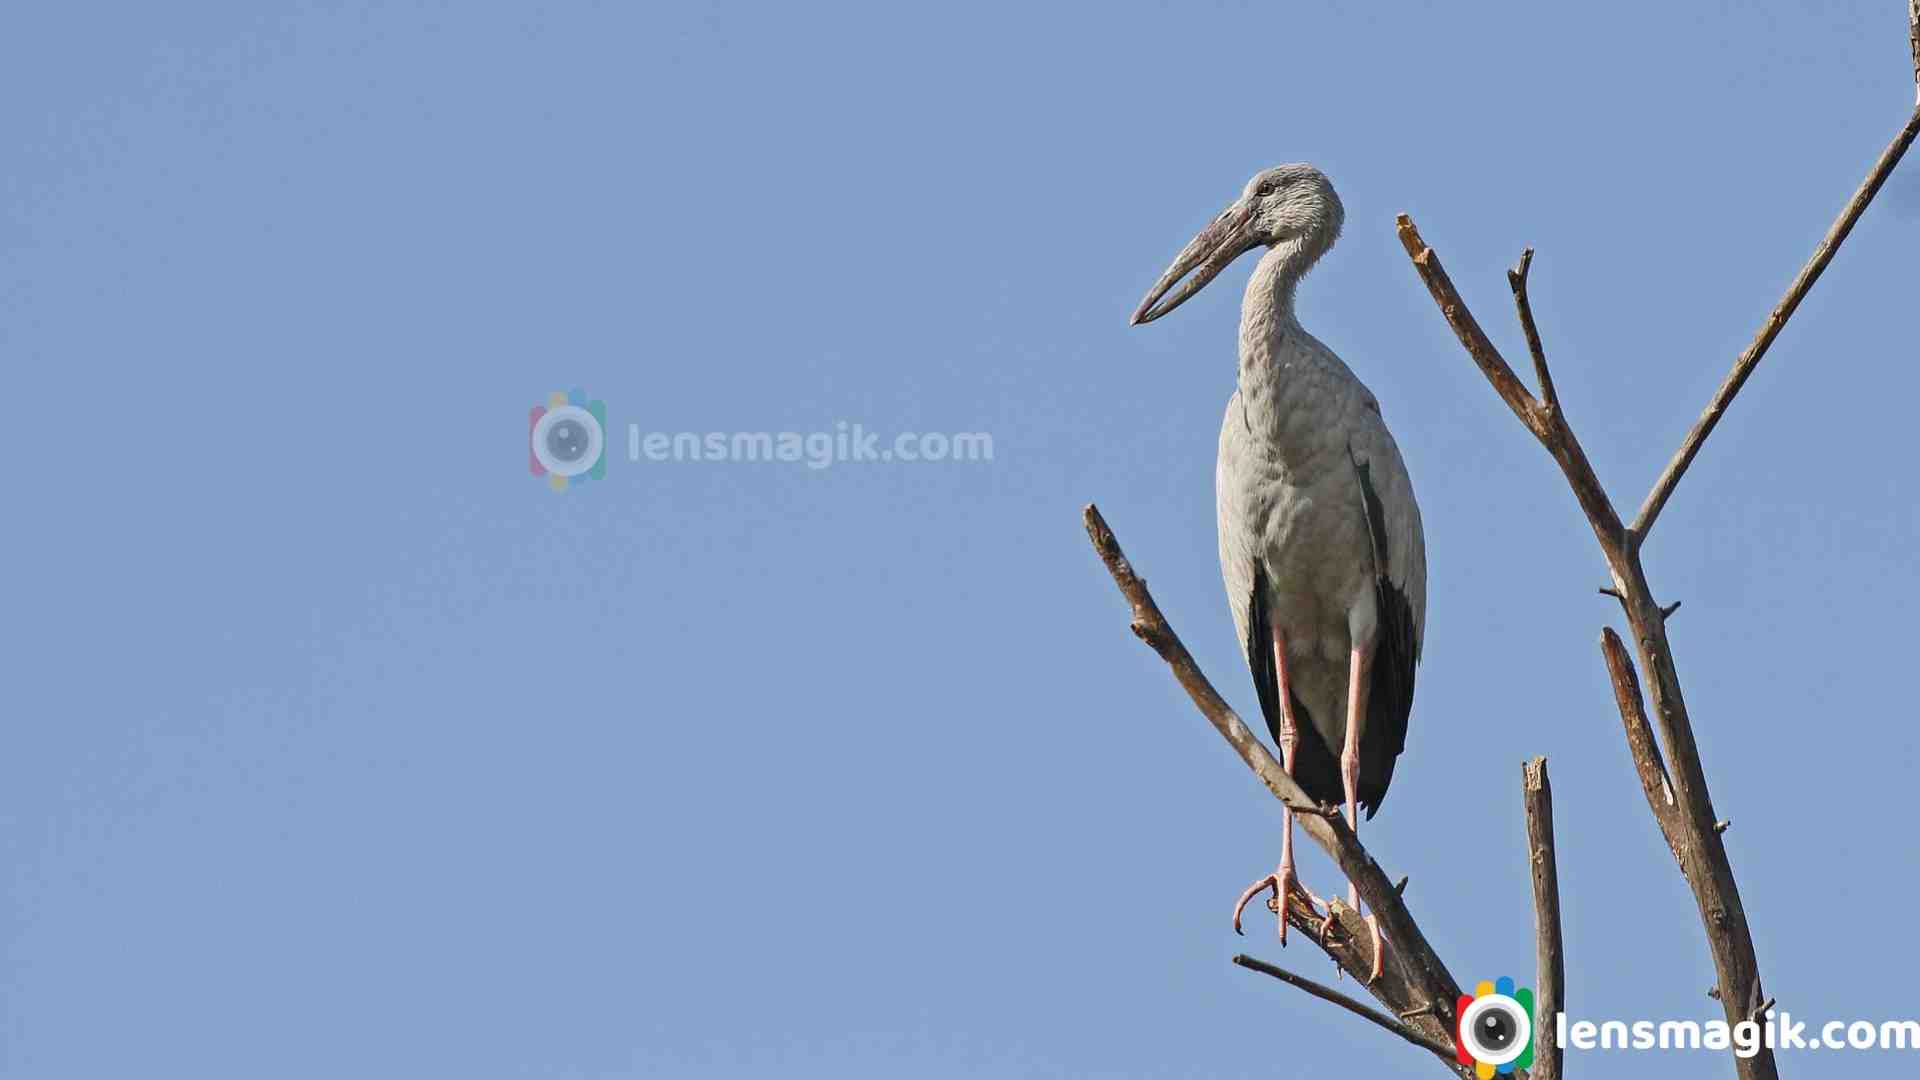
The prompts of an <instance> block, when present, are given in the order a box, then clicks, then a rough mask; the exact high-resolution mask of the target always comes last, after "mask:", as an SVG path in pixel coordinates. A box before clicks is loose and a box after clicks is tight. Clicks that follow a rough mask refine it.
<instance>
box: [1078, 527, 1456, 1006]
mask: <svg viewBox="0 0 1920 1080" xmlns="http://www.w3.org/2000/svg"><path fill="white" fill-rule="evenodd" d="M1084 516H1085V519H1086V526H1087V536H1088V537H1089V538H1090V539H1091V540H1092V541H1093V548H1094V550H1095V551H1096V552H1098V553H1099V555H1100V560H1101V561H1102V562H1104V563H1105V564H1106V566H1107V572H1108V573H1110V574H1112V575H1113V582H1114V584H1115V585H1117V586H1119V588H1120V593H1121V595H1122V596H1125V597H1126V599H1127V603H1128V605H1129V606H1131V608H1132V609H1133V621H1132V629H1133V632H1134V634H1135V636H1137V637H1139V638H1140V640H1142V641H1144V642H1146V643H1147V644H1148V645H1149V646H1151V647H1152V648H1153V651H1154V652H1156V653H1159V654H1160V658H1161V659H1162V660H1164V661H1166V663H1167V666H1168V667H1170V668H1172V669H1173V675H1174V678H1175V679H1177V680H1178V681H1179V683H1180V685H1181V687H1182V688H1184V689H1185V690H1186V692H1187V696H1188V697H1189V698H1192V699H1193V703H1194V705H1195V706H1196V707H1198V708H1199V710H1200V712H1201V714H1202V715H1204V716H1205V717H1206V718H1207V720H1208V722H1209V723H1211V724H1212V725H1213V727H1214V730H1216V731H1218V732H1219V733H1220V734H1221V736H1222V737H1224V738H1225V739H1226V740H1227V744H1228V745H1230V746H1232V747H1233V749H1234V752H1235V753H1237V754H1239V755H1240V760H1242V761H1244V762H1246V763H1247V767H1248V768H1250V769H1252V770H1253V773H1254V775H1255V776H1257V777H1259V778H1260V782H1261V783H1263V784H1265V785H1266V788H1267V790H1268V791H1269V792H1271V793H1272V794H1273V797H1274V798H1276V799H1278V800H1280V803H1281V805H1283V806H1294V807H1306V808H1312V807H1314V802H1313V800H1312V799H1311V798H1310V797H1308V795H1307V793H1306V792H1305V791H1303V790H1301V789H1300V786H1299V785H1298V784H1296V783H1294V780H1293V777H1291V776H1288V775H1287V773H1286V770H1285V769H1283V768H1281V766H1280V763H1279V762H1278V761H1276V760H1274V757H1273V754H1272V753H1271V752H1269V751H1268V750H1267V747H1266V744H1265V743H1262V742H1261V741H1260V740H1259V739H1258V738H1256V737H1255V736H1254V734H1253V732H1252V731H1251V730H1250V729H1248V727H1247V725H1246V724H1245V722H1243V721H1242V720H1241V719H1240V717H1239V714H1237V713H1235V712H1234V711H1233V707H1232V706H1230V705H1228V704H1227V703H1226V701H1225V699H1223V698H1222V697H1221V696H1220V693H1219V691H1217V690H1215V689H1214V688H1213V684H1212V683H1211V682H1209V681H1208V680H1207V677H1206V675H1205V674H1204V673H1203V672H1202V671H1201V670H1200V666H1199V664H1197V663H1195V662H1194V659H1193V655H1192V654H1191V653H1189V652H1188V651H1187V647H1186V645H1185V644H1184V643H1183V642H1181V640H1180V637H1179V635H1177V634H1175V633H1174V632H1173V627H1172V626H1170V625H1169V624H1168V623H1167V619H1166V616H1164V615H1162V614H1161V613H1160V606H1159V605H1158V604H1157V603H1155V602H1154V599H1153V594H1152V593H1150V592H1148V591H1147V583H1146V582H1145V581H1144V580H1142V579H1141V577H1140V576H1139V575H1138V574H1137V573H1135V572H1134V569H1133V564H1132V563H1130V562H1128V561H1127V557H1126V554H1125V553H1124V552H1123V551H1121V550H1120V541H1119V540H1118V539H1117V538H1116V537H1115V536H1114V535H1113V530H1112V529H1111V528H1110V527H1108V525H1107V522H1106V519H1105V518H1103V517H1101V516H1100V509H1099V508H1098V507H1096V506H1093V505H1092V504H1089V505H1088V506H1087V508H1086V511H1085V515H1084ZM1298 823H1299V826H1300V829H1301V831H1302V832H1304V833H1306V834H1307V836H1308V837H1309V838H1311V839H1312V840H1313V842H1314V843H1316V844H1318V845H1319V846H1320V849H1321V850H1322V851H1325V852H1326V853H1327V855H1328V856H1329V857H1331V858H1332V859H1333V860H1334V862H1336V863H1338V864H1339V865H1340V870H1341V872H1342V873H1344V874H1346V875H1347V877H1348V879H1349V880H1351V881H1352V882H1353V883H1354V884H1355V885H1356V886H1357V887H1358V888H1359V890H1360V898H1361V899H1362V900H1363V901H1365V902H1366V904H1367V906H1368V907H1370V908H1372V909H1373V912H1374V914H1375V915H1376V916H1378V917H1379V919H1380V924H1381V927H1382V929H1383V930H1384V931H1385V933H1386V937H1387V939H1388V940H1389V941H1391V942H1392V946H1391V947H1390V948H1388V949H1387V955H1386V957H1385V958H1384V963H1383V970H1382V972H1381V975H1380V978H1379V979H1377V980H1375V981H1374V982H1373V983H1372V984H1371V985H1368V983H1367V981H1366V979H1367V974H1368V972H1369V971H1370V969H1371V968H1372V964H1373V954H1372V935H1371V934H1370V933H1368V931H1367V929H1366V925H1365V923H1364V922H1363V921H1362V920H1361V918H1360V917H1359V915H1358V913H1356V912H1354V911H1353V910H1352V909H1351V908H1348V907H1347V906H1346V905H1345V904H1341V903H1339V902H1338V901H1334V903H1333V907H1334V912H1333V915H1334V919H1335V927H1336V928H1335V929H1334V930H1333V931H1332V932H1330V933H1329V934H1327V935H1325V940H1324V941H1322V940H1320V939H1319V938H1317V937H1316V936H1315V931H1316V930H1317V926H1315V925H1314V923H1313V922H1312V921H1309V917H1308V916H1306V915H1305V914H1304V911H1303V907H1304V905H1297V906H1294V907H1293V910H1292V915H1293V918H1294V919H1295V921H1294V922H1293V923H1292V924H1291V925H1294V926H1296V927H1298V928H1301V929H1303V930H1307V931H1308V933H1306V934H1305V935H1304V936H1305V937H1307V939H1308V940H1310V941H1314V942H1315V944H1316V945H1319V946H1321V947H1322V948H1323V949H1324V950H1325V951H1326V953H1327V955H1328V957H1330V958H1331V959H1332V960H1333V961H1334V962H1335V963H1337V964H1339V965H1340V967H1341V968H1342V969H1343V970H1345V971H1346V972H1347V973H1348V974H1349V975H1352V976H1353V977H1354V979H1355V981H1356V982H1358V983H1359V984H1360V985H1362V986H1365V987H1366V989H1367V992H1368V993H1370V994H1372V995H1373V997H1374V999H1375V1000H1377V1001H1379V1002H1380V1004H1382V1005H1384V1006H1385V1007H1386V1008H1387V1010H1388V1011H1389V1012H1391V1013H1392V1014H1393V1015H1395V1016H1400V1015H1409V1014H1417V1015H1419V1016H1421V1017H1422V1018H1423V1019H1422V1021H1421V1023H1422V1029H1423V1030H1422V1034H1423V1035H1426V1036H1428V1037H1431V1038H1433V1039H1434V1040H1436V1041H1448V1040H1451V1039H1452V1038H1453V1027H1454V1021H1455V1015H1454V1010H1455V1007H1456V1003H1457V1001H1458V999H1459V997H1460V984H1459V983H1458V982H1455V981H1454V978H1453V975H1452V974H1451V973H1450V972H1449V971H1448V970H1447V966H1446V964H1445V963H1443V962H1442V961H1441V959H1440V957H1439V955H1438V954H1436V953H1435V952H1434V951H1433V946H1432V945H1431V944H1429V943H1428V942H1427V937H1426V935H1425V934H1424V933H1422V932H1421V930H1420V927H1419V925H1418V924H1416V923H1415V922H1414V921H1413V915H1412V914H1411V913H1410V912H1409V911H1408V910H1407V905H1406V901H1405V900H1404V899H1403V898H1402V897H1401V895H1400V893H1399V892H1398V890H1397V889H1396V888H1395V887H1394V885H1393V884H1392V882H1390V881H1389V880H1388V879H1387V875H1386V873H1385V872H1384V871H1382V870H1381V869H1380V864H1379V863H1377V862H1375V861H1374V860H1373V857H1372V856H1371V855H1368V854H1367V852H1366V849H1365V848H1363V847H1361V846H1360V841H1359V839H1358V838H1357V837H1355V836H1354V835H1353V830H1352V829H1350V828H1348V827H1347V822H1346V819H1345V818H1343V817H1341V816H1340V815H1339V814H1319V813H1303V814H1301V815H1299V819H1298Z"/></svg>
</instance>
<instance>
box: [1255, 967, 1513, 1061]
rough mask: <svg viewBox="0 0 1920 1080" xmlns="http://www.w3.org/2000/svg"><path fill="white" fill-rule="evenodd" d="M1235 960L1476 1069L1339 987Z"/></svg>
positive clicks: (1448, 1058) (1431, 1039) (1441, 1045)
mask: <svg viewBox="0 0 1920 1080" xmlns="http://www.w3.org/2000/svg"><path fill="white" fill-rule="evenodd" d="M1233 962H1234V963H1236V964H1239V965H1240V966H1241V967H1243V968H1246V969H1247V970H1248V971H1257V972H1259V973H1260V974H1262V975H1271V976H1273V977H1274V978H1276V979H1279V980H1280V981H1281V982H1283V983H1286V984H1287V985H1288V986H1291V987H1294V988H1296V989H1299V990H1304V991H1306V992H1307V993H1309V994H1312V995H1313V996H1314V997H1317V998H1319V999H1320V1000H1321V1001H1325V1002H1329V1003H1331V1004H1334V1005H1338V1006H1340V1007H1341V1008H1343V1009H1345V1010H1347V1011H1348V1012H1350V1013H1352V1014H1353V1015H1355V1016H1358V1017H1360V1018H1361V1019H1362V1020H1365V1021H1367V1022H1368V1023H1370V1024H1375V1025H1377V1026H1379V1027H1380V1028H1382V1029H1383V1030H1386V1031H1390V1032H1392V1033H1393V1034H1395V1035H1398V1036H1399V1037H1401V1038H1402V1039H1405V1040H1407V1041H1408V1042H1410V1043H1412V1044H1413V1045H1415V1046H1417V1047H1419V1048H1420V1049H1422V1050H1425V1051H1427V1052H1428V1053H1431V1054H1434V1055H1436V1056H1438V1057H1439V1058H1440V1060H1442V1061H1444V1062H1446V1063H1447V1067H1448V1068H1449V1069H1452V1070H1453V1071H1454V1072H1456V1073H1459V1074H1460V1075H1461V1076H1472V1075H1473V1070H1472V1069H1471V1068H1467V1067H1464V1066H1461V1065H1460V1063H1459V1061H1458V1060H1457V1059H1456V1058H1455V1056H1454V1049H1453V1047H1452V1046H1450V1045H1447V1044H1444V1043H1442V1042H1440V1041H1439V1040H1438V1039H1435V1038H1433V1037H1432V1036H1429V1035H1427V1034H1425V1033H1424V1032H1420V1031H1415V1030H1414V1029H1413V1028H1410V1027H1408V1026H1407V1025H1406V1024H1403V1023H1401V1022H1400V1021H1399V1020H1396V1019H1394V1018H1393V1017H1391V1016H1388V1015H1387V1014H1386V1013H1383V1012H1381V1011H1380V1010H1378V1009H1372V1008H1368V1007H1367V1006H1365V1005H1362V1004H1361V1003H1359V1002H1358V1001H1355V1000H1353V999H1352V998H1350V997H1348V996H1347V995H1345V994H1343V993H1341V992H1340V991H1338V990H1335V989H1334V988H1333V987H1331V986H1328V985H1326V984H1325V983H1318V982H1314V981H1313V980H1312V979H1309V978H1307V977H1306V976H1304V975H1295V974H1294V973H1293V972H1291V971H1288V970H1287V969H1286V968H1283V967H1277V966H1275V965H1273V964H1269V963H1267V962H1265V961H1263V960H1256V959H1254V958H1253V957H1251V956H1248V955H1246V954H1245V953H1242V954H1240V955H1239V956H1236V957H1234V958H1233ZM1543 1075H1545V1074H1543V1073H1540V1072H1538V1071H1536V1072H1535V1073H1534V1076H1535V1077H1536V1078H1537V1077H1540V1076H1543Z"/></svg>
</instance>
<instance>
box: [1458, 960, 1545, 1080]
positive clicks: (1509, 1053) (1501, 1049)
mask: <svg viewBox="0 0 1920 1080" xmlns="http://www.w3.org/2000/svg"><path fill="white" fill-rule="evenodd" d="M1459 1012H1460V1026H1459V1027H1458V1028H1456V1029H1455V1030H1454V1033H1453V1049H1454V1053H1455V1055H1456V1056H1457V1058H1458V1059H1459V1062H1460V1064H1462V1065H1472V1066H1473V1067H1474V1069H1473V1074H1474V1075H1475V1076H1477V1077H1479V1078H1480V1080H1492V1077H1493V1074H1495V1073H1500V1074H1502V1075H1505V1074H1507V1073H1510V1072H1512V1071H1513V1070H1514V1068H1515V1067H1519V1068H1522V1069H1530V1068H1532V1067H1533V988H1532V987H1530V986H1523V987H1520V988H1519V989H1517V990H1516V989H1514V985H1513V980H1512V979H1509V978H1507V977H1506V976H1504V975H1502V976H1501V977H1500V979H1499V981H1497V982H1482V983H1481V984H1480V985H1478V986H1476V987H1474V988H1473V996H1472V997H1468V996H1466V995H1465V994H1462V995H1460V1003H1459Z"/></svg>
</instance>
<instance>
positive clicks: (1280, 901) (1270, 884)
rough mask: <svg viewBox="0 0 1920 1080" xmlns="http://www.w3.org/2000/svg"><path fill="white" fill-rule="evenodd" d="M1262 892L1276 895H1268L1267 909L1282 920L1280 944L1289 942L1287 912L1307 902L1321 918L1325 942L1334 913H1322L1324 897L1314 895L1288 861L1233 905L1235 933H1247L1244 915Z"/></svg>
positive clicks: (1254, 884)
mask: <svg viewBox="0 0 1920 1080" xmlns="http://www.w3.org/2000/svg"><path fill="white" fill-rule="evenodd" d="M1262 892H1268V893H1271V894H1272V895H1270V896H1268V897H1267V910H1268V911H1271V912H1273V913H1274V915H1275V916H1276V917H1277V918H1278V920H1279V924H1280V944H1282V945H1285V944H1286V943H1287V911H1288V909H1289V908H1290V907H1291V906H1292V905H1293V904H1296V903H1301V904H1304V905H1305V907H1306V910H1307V913H1308V914H1309V915H1311V916H1312V917H1313V918H1316V919H1319V920H1321V921H1320V939H1321V941H1322V942H1325V940H1326V934H1327V927H1328V926H1329V925H1330V924H1331V923H1332V922H1333V916H1332V913H1331V912H1329V913H1328V914H1326V915H1322V914H1321V913H1320V910H1319V907H1318V906H1317V905H1319V904H1320V903H1321V900H1320V898H1319V897H1317V896H1315V895H1313V893H1312V892H1311V891H1309V890H1308V889H1307V887H1306V886H1305V885H1302V884H1300V879H1299V877H1297V876H1296V875H1295V874H1294V872H1293V867H1291V866H1289V865H1287V864H1286V863H1281V864H1280V868H1279V869H1277V870H1275V871H1274V872H1273V873H1271V874H1268V875H1267V876H1266V877H1263V878H1261V879H1260V880H1258V881H1256V882H1254V883H1253V884H1251V885H1249V886H1247V890H1246V891H1245V892H1243V893H1241V894H1240V899H1239V901H1238V902H1236V903H1235V904H1234V905H1233V932H1234V933H1236V934H1245V933H1246V931H1244V930H1242V929H1241V928H1240V915H1241V913H1242V912H1244V911H1246V909H1247V905H1248V904H1250V903H1252V902H1253V898H1254V897H1256V896H1258V895H1260V894H1261V893H1262ZM1296 894H1297V895H1296Z"/></svg>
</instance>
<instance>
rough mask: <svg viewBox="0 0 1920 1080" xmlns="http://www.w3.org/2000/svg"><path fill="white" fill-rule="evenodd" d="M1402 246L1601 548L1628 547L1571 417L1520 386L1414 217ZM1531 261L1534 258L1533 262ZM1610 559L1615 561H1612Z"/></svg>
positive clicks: (1407, 221)
mask: <svg viewBox="0 0 1920 1080" xmlns="http://www.w3.org/2000/svg"><path fill="white" fill-rule="evenodd" d="M1398 228H1399V233H1400V245H1401V246H1402V247H1404V248H1406V249H1407V255H1408V257H1409V258H1411V259H1412V260H1413V265H1414V268H1415V269H1417V270H1419V271H1420V279H1421V280H1422V281H1424V282H1426V283H1427V291H1428V292H1430V293H1432V294H1433V301H1434V303H1436V304H1438V305H1440V314H1441V315H1442V316H1444V317H1445V318H1446V320H1447V325H1449V326H1451V327H1453V333H1454V336H1456V337H1458V338H1459V339H1460V344H1461V345H1464V346H1465V347H1466V350H1467V355H1469V356H1471V357H1473V362H1474V363H1476V364H1478V365H1480V371H1481V373H1482V374H1484V375H1485V376H1486V377H1487V381H1488V382H1490V383H1492V384H1493V389H1494V392H1495V393H1497V394H1499V395H1500V400H1502V401H1504V402H1506V403H1507V408H1509V409H1512V410H1513V414H1514V415H1515V416H1517V417H1519V418H1520V422H1521V423H1522V424H1525V425H1526V428H1527V430H1528V431H1531V432H1533V434H1534V437H1535V438H1537V439H1539V440H1540V445H1542V446H1544V447H1546V448H1547V452H1548V453H1550V454H1552V455H1553V459H1554V460H1555V461H1557V462H1559V464H1560V471H1561V473H1563V474H1564V475H1565V476H1566V478H1567V483H1568V485H1569V486H1571V487H1572V488H1573V494H1574V497H1575V498H1577V499H1579V500H1580V508H1581V509H1583V510H1585V511H1586V513H1587V520H1588V521H1589V522H1590V523H1592V525H1593V532H1594V536H1595V537H1597V538H1598V539H1599V541H1600V546H1601V548H1602V549H1604V550H1607V551H1609V552H1611V551H1613V550H1615V549H1618V548H1620V547H1622V546H1623V544H1624V532H1623V529H1622V527H1621V524H1620V515H1619V514H1618V513H1616V512H1615V511H1614V509H1613V501H1612V500H1610V499H1608V498H1607V490H1606V488H1604V487H1602V486H1601V484H1600V478H1599V477H1598V476H1596V475H1594V472H1593V465H1592V464H1591V463H1590V462H1588V461H1587V452H1586V451H1585V450H1582V449H1581V448H1580V440H1579V439H1577V438H1575V437H1574V434H1573V429H1572V428H1570V427H1568V426H1567V418H1566V413H1565V412H1564V411H1562V410H1561V409H1560V408H1559V406H1558V405H1555V407H1553V408H1548V407H1547V406H1545V405H1544V404H1542V403H1540V402H1538V401H1536V400H1534V397H1533V395H1532V394H1529V393H1528V392H1527V388H1526V387H1524V386H1522V385H1521V384H1520V379H1519V376H1517V375H1515V374H1514V373H1513V368H1512V367H1510V366H1509V365H1508V364H1507V361H1506V358H1505V357H1503V356H1501V355H1500V350H1499V349H1497V348H1495V347H1494V345H1493V342H1492V341H1490V340H1488V339H1487V334H1486V331H1484V330H1482V329H1480V323H1479V321H1478V320H1476V319H1475V318H1474V317H1473V312H1471V311H1469V310H1467V302H1466V301H1465V300H1463V299H1461V298H1460V290H1458V289H1456V288H1454V287H1453V279H1452V278H1449V277H1448V276H1447V271H1446V268H1445V267H1443V266H1441V265H1440V256H1439V255H1438V254H1436V253H1435V252H1434V250H1433V249H1432V248H1430V247H1428V246H1427V242H1426V241H1425V240H1422V239H1420V230H1419V229H1417V228H1415V227H1414V224H1413V219H1412V218H1410V217H1408V216H1407V215H1405V214H1401V215H1400V216H1399V218H1398ZM1528 261H1529V262H1531V260H1528ZM1545 365H1546V359H1545V357H1542V358H1541V368H1542V370H1545ZM1609 561H1611V559H1610V560H1609Z"/></svg>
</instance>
